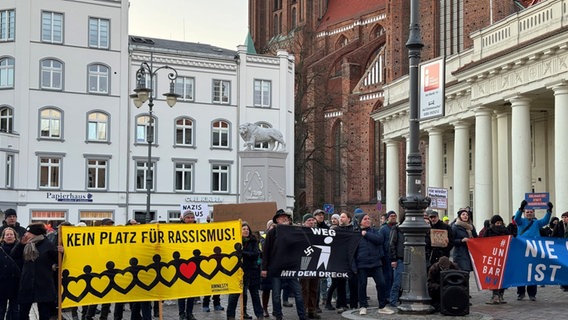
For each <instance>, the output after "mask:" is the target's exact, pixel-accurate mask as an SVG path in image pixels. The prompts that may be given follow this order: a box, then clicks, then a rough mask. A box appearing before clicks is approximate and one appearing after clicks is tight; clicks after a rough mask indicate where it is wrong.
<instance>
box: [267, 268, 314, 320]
mask: <svg viewBox="0 0 568 320" xmlns="http://www.w3.org/2000/svg"><path fill="white" fill-rule="evenodd" d="M282 283H287V284H288V290H289V291H290V293H292V294H294V298H295V300H296V312H297V313H298V318H299V319H300V320H304V319H306V311H305V309H304V299H303V298H302V287H301V286H300V281H298V279H296V278H277V277H274V278H272V310H273V314H274V316H275V317H280V318H281V317H282V301H281V295H280V294H281V291H282Z"/></svg>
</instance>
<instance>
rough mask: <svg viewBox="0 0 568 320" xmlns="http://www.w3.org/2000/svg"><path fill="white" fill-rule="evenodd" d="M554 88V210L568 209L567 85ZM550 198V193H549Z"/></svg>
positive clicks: (558, 211) (560, 211)
mask: <svg viewBox="0 0 568 320" xmlns="http://www.w3.org/2000/svg"><path fill="white" fill-rule="evenodd" d="M552 90H554V192H555V196H554V199H553V200H554V201H555V203H554V212H557V213H559V214H558V215H560V214H562V213H563V212H566V211H568V144H567V141H566V139H567V138H568V85H567V84H566V83H562V84H561V85H557V86H554V87H552ZM551 198H552V195H551Z"/></svg>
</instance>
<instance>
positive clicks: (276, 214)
mask: <svg viewBox="0 0 568 320" xmlns="http://www.w3.org/2000/svg"><path fill="white" fill-rule="evenodd" d="M280 216H287V217H288V218H292V215H291V214H289V213H288V212H286V211H284V210H283V209H278V211H276V213H275V214H274V217H272V222H274V223H277V222H276V218H278V217H280Z"/></svg>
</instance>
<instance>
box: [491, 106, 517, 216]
mask: <svg viewBox="0 0 568 320" xmlns="http://www.w3.org/2000/svg"><path fill="white" fill-rule="evenodd" d="M510 126H511V112H510V111H506V112H505V111H504V112H497V148H495V149H496V150H497V181H498V187H497V189H498V199H499V201H498V202H499V207H498V208H497V209H498V211H497V212H499V214H500V215H501V217H503V220H507V221H506V222H507V224H508V223H509V222H511V218H512V216H513V208H514V207H511V203H512V199H511V143H510V141H511V138H510V132H511V131H510ZM517 205H518V204H517ZM505 217H507V218H508V219H505Z"/></svg>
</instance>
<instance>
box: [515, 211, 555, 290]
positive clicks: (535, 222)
mask: <svg viewBox="0 0 568 320" xmlns="http://www.w3.org/2000/svg"><path fill="white" fill-rule="evenodd" d="M527 204H528V203H527V200H523V201H521V205H520V206H519V210H517V212H516V213H515V223H516V224H517V228H518V231H517V232H518V233H517V238H540V229H541V228H542V227H544V226H546V225H547V224H548V222H549V221H550V216H551V215H552V208H553V207H554V206H553V205H552V202H548V203H547V204H546V205H547V207H548V209H547V210H546V214H545V215H544V217H542V219H537V218H536V217H535V215H534V209H532V208H526V209H525V207H526V206H527ZM523 212H524V217H522V214H523ZM525 292H526V293H528V295H529V299H530V301H536V292H537V286H536V285H531V286H526V287H525V286H520V287H517V300H519V301H520V300H523V299H524V298H525Z"/></svg>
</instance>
